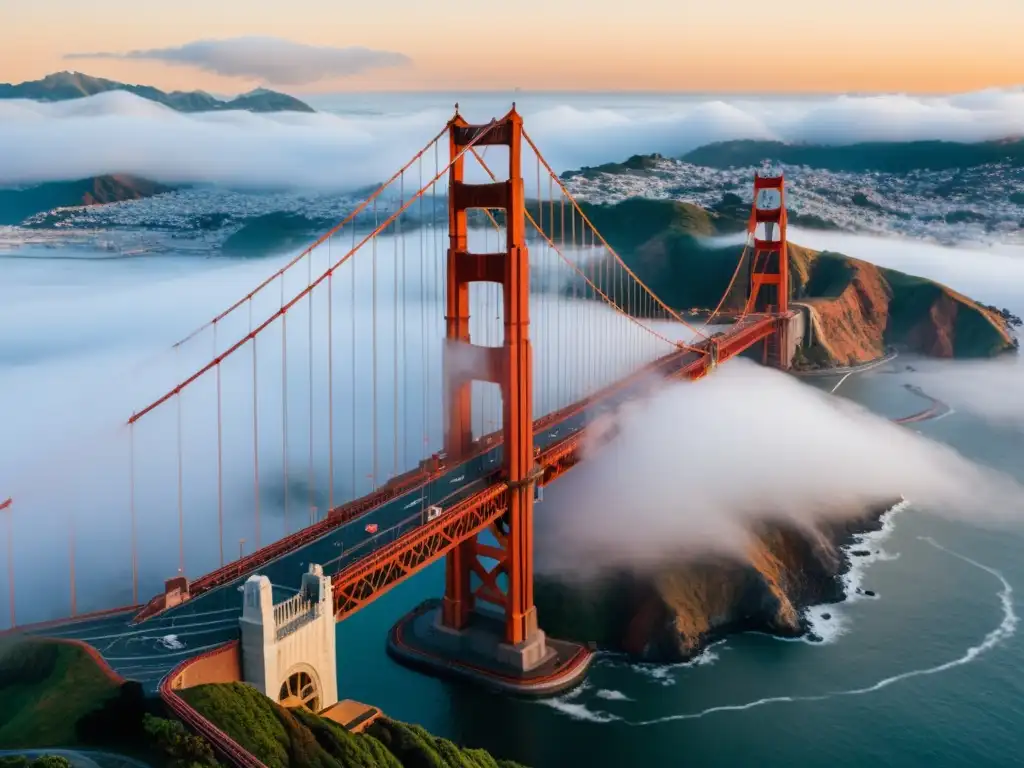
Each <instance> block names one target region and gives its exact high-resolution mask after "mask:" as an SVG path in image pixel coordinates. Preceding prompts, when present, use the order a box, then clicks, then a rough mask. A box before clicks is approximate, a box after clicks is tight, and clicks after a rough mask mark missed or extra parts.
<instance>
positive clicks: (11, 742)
mask: <svg viewBox="0 0 1024 768" xmlns="http://www.w3.org/2000/svg"><path fill="white" fill-rule="evenodd" d="M117 687H118V686H117V683H116V682H114V681H113V680H111V679H110V677H109V676H108V675H107V674H105V673H104V671H103V670H102V669H101V668H100V667H99V666H98V665H96V664H95V663H94V662H93V661H92V660H91V659H90V658H89V656H88V654H87V653H86V652H85V651H84V650H83V649H82V648H80V647H78V646H75V645H68V644H63V643H41V642H33V643H19V642H17V641H13V642H12V641H7V642H5V643H3V644H2V645H0V749H12V748H16V747H69V746H73V745H76V744H78V743H79V739H78V737H77V733H76V728H75V726H76V723H77V722H78V720H79V719H81V718H82V717H84V716H86V715H87V714H88V713H89V712H91V711H93V710H94V709H95V708H96V707H99V706H102V705H103V704H104V703H105V702H106V701H108V700H109V699H111V698H113V697H114V696H115V695H116V693H117Z"/></svg>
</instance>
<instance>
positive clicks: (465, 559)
mask: <svg viewBox="0 0 1024 768" xmlns="http://www.w3.org/2000/svg"><path fill="white" fill-rule="evenodd" d="M484 131H487V133H486V134H485V135H483V137H482V138H481V139H479V140H478V141H477V144H476V145H477V146H484V145H498V146H505V147H508V159H509V162H508V179H507V180H506V181H496V182H491V183H487V184H467V183H466V182H464V181H463V172H464V159H465V156H464V155H463V156H462V157H459V155H460V153H461V152H463V150H464V149H465V147H466V146H467V145H468V144H469V143H470V142H471V141H473V139H474V138H476V137H477V136H479V135H480V134H481V133H483V132H484ZM522 136H523V121H522V118H521V117H520V116H519V114H518V113H517V112H516V111H515V108H514V107H513V109H512V111H511V112H509V113H508V114H507V115H506V116H505V117H504V118H503V119H502V120H501V121H500V122H499V123H498V125H497V126H496V127H494V128H490V129H489V130H488V129H487V127H486V126H471V125H469V124H467V123H466V121H465V120H463V119H462V117H460V116H459V115H456V116H455V117H454V118H453V119H452V121H451V123H450V126H449V146H450V150H451V156H452V159H453V160H454V164H453V165H452V169H451V171H450V173H449V182H448V225H449V236H450V240H451V242H450V245H449V247H448V268H447V286H448V301H447V314H446V317H445V320H446V326H447V334H446V335H447V347H446V350H445V352H446V359H445V370H446V374H445V376H446V390H447V398H448V402H447V422H448V423H447V430H446V433H445V451H446V452H447V454H448V456H449V457H451V458H462V457H464V456H465V455H466V454H467V453H468V452H469V451H470V449H471V445H472V439H473V435H472V427H471V424H472V422H471V418H470V417H471V391H470V390H471V385H472V381H473V380H474V379H475V380H480V381H489V382H493V383H495V384H498V385H499V386H500V387H501V395H502V431H503V434H504V460H505V467H504V468H505V473H506V475H507V481H508V483H509V485H510V487H511V490H510V492H509V504H508V513H507V515H506V522H507V525H508V529H507V531H503V530H495V531H494V534H495V538H496V540H497V541H498V546H497V547H494V546H491V545H487V544H483V543H482V542H480V541H478V540H477V539H476V538H474V539H471V540H468V541H465V542H463V543H462V544H461V545H460V546H459V547H458V548H457V549H456V550H455V551H454V552H452V553H451V554H450V555H449V556H448V561H447V565H446V567H447V574H446V587H445V597H444V610H443V616H444V624H445V626H446V627H449V628H451V629H455V630H461V629H463V628H465V627H466V625H467V623H468V621H469V617H470V612H471V611H472V610H473V608H474V607H475V603H476V602H477V601H478V600H481V601H484V602H488V603H491V604H492V605H495V606H497V607H498V608H500V609H502V610H503V611H504V614H505V633H504V639H505V642H506V643H508V644H511V645H518V644H520V643H523V642H524V641H527V640H530V639H531V638H533V637H534V636H536V635H537V632H538V630H537V611H536V609H535V608H534V606H533V471H534V466H533V464H534V461H533V352H532V350H531V348H530V271H529V253H528V251H527V247H526V206H525V199H524V196H525V192H524V187H523V176H522V170H521V154H522ZM457 157H458V158H459V159H457V160H455V158H457ZM472 208H486V209H491V210H494V209H500V210H503V211H504V212H505V227H506V241H505V250H504V251H502V252H498V253H470V252H469V250H468V243H467V229H466V227H467V224H466V213H467V211H469V210H470V209H472ZM473 282H492V283H499V284H500V285H501V286H502V287H503V296H504V317H505V340H504V344H503V346H501V347H478V346H474V345H472V344H471V343H470V337H469V285H470V283H473ZM455 360H457V361H458V362H457V363H456V362H455ZM482 558H486V559H489V560H493V561H495V563H496V564H495V565H494V566H493V567H491V568H487V567H486V566H485V565H484V564H483V562H482ZM472 574H476V576H477V577H478V578H479V579H480V585H479V586H478V587H477V588H476V589H475V590H474V589H472V588H471V575H472ZM501 574H505V576H506V577H507V579H508V588H507V590H506V591H504V592H503V591H502V590H501V589H500V588H499V586H498V576H499V575H501Z"/></svg>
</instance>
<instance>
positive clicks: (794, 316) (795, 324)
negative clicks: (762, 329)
mask: <svg viewBox="0 0 1024 768" xmlns="http://www.w3.org/2000/svg"><path fill="white" fill-rule="evenodd" d="M808 328H809V323H808V317H807V313H806V312H805V311H802V310H801V309H799V308H798V309H797V311H795V312H790V313H789V314H788V315H783V316H781V317H780V318H779V319H778V328H777V330H776V332H775V334H774V335H773V336H771V337H769V338H768V339H765V357H766V359H765V362H766V364H768V365H772V366H774V367H776V368H780V369H782V370H784V371H788V370H789V369H790V368H792V367H793V358H794V357H796V351H797V349H799V348H800V347H802V346H804V345H805V337H806V336H807V333H808ZM773 347H774V351H775V353H774V354H773V349H772V348H773Z"/></svg>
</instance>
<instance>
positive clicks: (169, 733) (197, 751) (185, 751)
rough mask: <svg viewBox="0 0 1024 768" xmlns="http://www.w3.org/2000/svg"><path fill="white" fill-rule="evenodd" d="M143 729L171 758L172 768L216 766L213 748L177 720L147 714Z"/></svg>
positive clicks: (143, 721)
mask: <svg viewBox="0 0 1024 768" xmlns="http://www.w3.org/2000/svg"><path fill="white" fill-rule="evenodd" d="M142 727H143V729H144V730H145V732H146V735H147V736H149V737H150V738H151V739H152V740H153V741H154V742H156V745H157V746H158V747H159V748H160V749H161V750H162V751H163V752H165V753H166V754H167V755H168V756H170V758H171V765H172V768H194V766H216V765H218V762H217V757H216V756H215V755H214V754H213V747H211V746H210V744H209V743H208V742H207V741H206V739H204V738H202V737H201V736H193V735H192V734H191V733H189V732H188V731H187V730H185V726H183V725H182V724H181V723H179V722H178V721H177V720H166V719H164V718H162V717H154V716H153V715H150V714H147V715H146V716H145V717H144V718H143V720H142Z"/></svg>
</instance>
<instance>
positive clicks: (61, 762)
mask: <svg viewBox="0 0 1024 768" xmlns="http://www.w3.org/2000/svg"><path fill="white" fill-rule="evenodd" d="M0 768H71V762H70V761H69V760H68V759H67V758H66V757H62V756H61V755H40V756H39V757H35V758H31V757H24V756H22V755H3V756H0Z"/></svg>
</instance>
